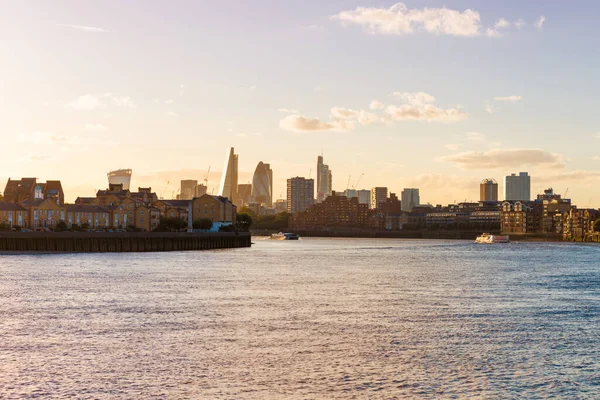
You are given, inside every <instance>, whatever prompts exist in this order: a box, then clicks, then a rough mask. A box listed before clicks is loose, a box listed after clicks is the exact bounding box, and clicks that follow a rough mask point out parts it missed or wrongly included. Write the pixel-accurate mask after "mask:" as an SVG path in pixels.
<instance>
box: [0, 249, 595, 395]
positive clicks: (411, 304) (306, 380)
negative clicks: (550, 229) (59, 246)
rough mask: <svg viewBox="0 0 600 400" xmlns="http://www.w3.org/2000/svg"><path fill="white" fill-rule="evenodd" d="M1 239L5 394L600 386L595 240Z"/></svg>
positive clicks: (486, 391) (548, 391)
mask: <svg viewBox="0 0 600 400" xmlns="http://www.w3.org/2000/svg"><path fill="white" fill-rule="evenodd" d="M255 242H256V244H255V245H254V246H253V247H252V248H251V249H239V250H227V251H213V252H184V253H161V254H158V253H153V254H83V255H81V254H80V255H31V256H10V255H3V256H1V255H0V398H3V399H12V398H23V397H26V398H28V397H52V398H62V397H74V398H202V399H239V398H248V399H283V398H298V399H300V398H302V399H334V398H349V399H350V398H356V399H358V398H361V399H362V398H369V399H377V398H381V399H390V398H411V397H422V398H457V397H461V398H464V397H470V398H473V397H475V398H477V397H480V398H529V399H531V398H547V397H550V396H557V397H564V398H570V399H576V398H600V364H599V360H600V354H599V353H600V336H599V335H600V321H599V320H600V247H595V246H585V245H569V244H517V243H513V244H510V245H507V246H502V245H498V246H485V245H474V244H471V243H467V242H454V241H401V240H369V239H352V240H348V239H337V240H336V239H306V240H301V241H298V242H286V241H269V240H255Z"/></svg>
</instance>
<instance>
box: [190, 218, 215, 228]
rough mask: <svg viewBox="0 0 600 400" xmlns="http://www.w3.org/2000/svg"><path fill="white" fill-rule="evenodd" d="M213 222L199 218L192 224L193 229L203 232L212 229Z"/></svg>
mask: <svg viewBox="0 0 600 400" xmlns="http://www.w3.org/2000/svg"><path fill="white" fill-rule="evenodd" d="M212 226H213V222H212V221H211V220H210V219H208V218H199V219H197V220H195V221H194V222H193V223H192V227H193V228H194V229H202V230H204V231H207V230H209V229H210V228H212Z"/></svg>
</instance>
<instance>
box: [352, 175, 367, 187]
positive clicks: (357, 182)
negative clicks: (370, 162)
mask: <svg viewBox="0 0 600 400" xmlns="http://www.w3.org/2000/svg"><path fill="white" fill-rule="evenodd" d="M364 175H365V173H364V172H363V173H362V174H360V177H359V178H358V181H356V185H354V186H352V189H355V190H358V184H359V183H360V181H361V179H362V177H363V176H364Z"/></svg>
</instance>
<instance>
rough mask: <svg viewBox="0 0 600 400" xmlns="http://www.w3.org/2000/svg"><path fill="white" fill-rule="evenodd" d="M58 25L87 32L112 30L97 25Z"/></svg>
mask: <svg viewBox="0 0 600 400" xmlns="http://www.w3.org/2000/svg"><path fill="white" fill-rule="evenodd" d="M56 26H62V27H63V28H71V29H77V30H79V31H85V32H110V31H108V30H106V29H102V28H97V27H95V26H85V25H73V24H56Z"/></svg>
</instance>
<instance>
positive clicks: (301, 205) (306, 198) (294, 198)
mask: <svg viewBox="0 0 600 400" xmlns="http://www.w3.org/2000/svg"><path fill="white" fill-rule="evenodd" d="M314 193H315V181H314V179H306V178H302V177H295V178H290V179H288V180H287V209H288V212H289V213H297V212H302V211H304V210H306V209H307V208H308V207H310V206H312V205H313V204H314V202H315V200H314Z"/></svg>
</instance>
